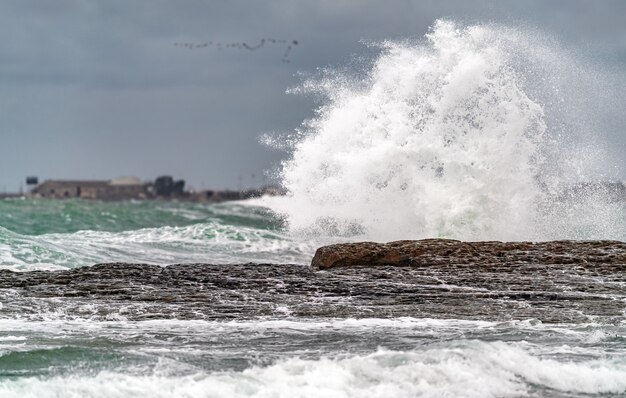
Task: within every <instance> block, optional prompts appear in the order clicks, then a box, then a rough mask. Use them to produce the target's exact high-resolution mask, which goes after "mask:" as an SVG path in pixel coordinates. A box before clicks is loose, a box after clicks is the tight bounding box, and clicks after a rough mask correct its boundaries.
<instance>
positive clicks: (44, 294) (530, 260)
mask: <svg viewBox="0 0 626 398" xmlns="http://www.w3.org/2000/svg"><path fill="white" fill-rule="evenodd" d="M312 265H313V266H311V267H309V266H305V265H296V264H291V265H289V264H223V265H214V264H179V265H169V266H166V267H161V266H156V265H147V264H120V263H117V264H98V265H94V266H92V267H81V268H76V269H70V270H63V271H32V272H13V271H8V270H0V303H1V304H2V305H1V306H0V319H2V318H4V319H15V318H26V319H33V320H39V319H48V318H49V317H61V318H63V319H66V318H67V319H75V318H89V319H102V320H109V319H119V318H120V317H122V318H124V319H128V320H148V319H170V318H176V319H216V320H231V319H245V318H249V319H253V318H258V317H274V318H283V317H296V318H306V319H309V318H319V317H324V318H326V317H328V318H337V317H341V318H363V317H366V318H372V317H373V318H391V317H402V316H410V317H422V318H429V317H430V318H446V319H449V318H454V319H473V320H476V319H482V320H502V321H505V320H511V319H538V320H541V321H542V322H555V323H561V322H589V321H592V322H608V323H616V324H621V322H623V320H624V314H625V313H626V244H625V243H623V242H610V241H589V242H572V241H558V242H543V243H529V242H518V243H501V242H469V243H468V242H459V241H453V240H440V239H439V240H433V239H431V240H422V241H399V242H391V243H387V244H379V243H371V242H365V243H350V244H340V245H332V246H326V247H322V248H320V249H319V250H318V251H317V253H316V255H315V258H314V259H313V262H312ZM320 269H321V270H320Z"/></svg>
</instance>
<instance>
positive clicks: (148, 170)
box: [0, 0, 626, 190]
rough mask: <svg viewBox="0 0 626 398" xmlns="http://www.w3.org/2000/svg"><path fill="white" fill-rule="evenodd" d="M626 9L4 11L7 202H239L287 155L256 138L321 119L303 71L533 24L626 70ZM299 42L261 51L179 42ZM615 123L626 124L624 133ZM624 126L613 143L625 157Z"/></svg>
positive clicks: (1, 96)
mask: <svg viewBox="0 0 626 398" xmlns="http://www.w3.org/2000/svg"><path fill="white" fill-rule="evenodd" d="M624 15H626V2H623V1H597V2H591V1H584V0H580V1H538V0H537V1H523V2H522V1H474V2H469V1H464V0H458V1H452V0H449V1H434V0H432V1H408V0H397V1H390V2H380V1H341V0H334V1H330V0H324V1H316V2H305V1H293V0H281V1H259V2H249V1H164V0H153V1H149V2H148V1H135V2H129V1H123V0H109V1H100V2H90V1H69V0H63V1H55V2H42V1H30V0H15V1H6V2H2V3H1V4H0V37H2V38H3V39H2V42H0V139H1V140H0V189H1V188H2V187H3V186H6V187H7V188H8V189H11V190H15V189H17V187H18V184H19V181H21V180H23V177H24V176H25V175H27V174H35V175H39V176H41V177H43V178H47V177H50V178H54V177H57V178H60V177H68V178H108V177H113V176H116V175H121V174H135V175H139V176H141V177H144V178H153V177H154V176H156V175H158V174H161V173H173V174H175V175H176V176H179V177H185V178H187V179H188V180H190V182H191V183H192V184H193V185H196V186H216V187H224V186H231V187H234V186H235V185H236V184H237V177H238V176H239V175H243V176H244V177H246V176H249V175H250V174H251V173H255V174H257V175H258V174H259V173H260V171H262V170H266V169H269V168H271V167H273V166H275V165H276V164H277V163H278V162H279V160H280V159H281V157H283V156H284V153H281V152H278V151H272V150H270V149H268V148H264V147H262V146H261V145H259V143H258V137H259V135H260V134H262V133H264V132H268V131H290V130H293V129H294V128H296V127H297V126H298V125H299V123H300V122H301V121H302V120H303V119H305V118H306V117H309V116H310V115H311V114H312V109H313V108H314V103H313V101H312V100H311V99H309V98H302V97H294V96H292V95H286V94H285V90H286V89H287V88H289V87H292V86H294V85H296V84H297V83H298V82H299V77H298V76H296V73H297V72H298V71H303V72H314V71H315V70H316V68H317V67H323V66H326V65H344V64H346V63H347V62H349V61H350V59H351V57H352V56H353V55H354V54H366V53H368V51H369V52H371V49H367V48H366V47H365V46H363V44H362V43H361V41H362V40H363V41H381V40H385V39H398V38H405V37H414V38H417V37H421V36H422V35H423V34H424V33H425V32H426V31H427V29H428V26H429V25H430V24H431V23H432V22H433V21H434V20H435V19H436V18H440V17H449V18H454V19H460V20H463V21H468V22H472V21H495V22H499V23H504V24H511V23H512V24H519V23H522V24H528V25H530V26H537V27H539V28H540V29H545V30H546V31H548V32H552V33H553V34H554V35H555V36H556V37H557V38H558V39H559V40H562V41H564V42H565V43H567V44H568V45H572V46H574V47H578V48H583V49H584V50H585V51H588V52H589V53H590V54H591V55H590V56H591V57H595V58H597V59H598V60H599V62H601V63H605V64H606V63H608V64H610V65H612V66H611V67H612V68H613V69H614V70H615V71H616V76H617V77H616V79H615V82H616V84H617V85H619V84H623V80H620V79H621V78H622V76H623V73H624V70H625V68H626V26H624V25H625V24H624V23H623V16H624ZM262 37H275V38H285V39H288V40H293V39H297V40H298V41H299V42H300V45H298V46H296V47H295V48H294V50H293V52H292V53H291V55H290V59H291V61H292V62H291V63H289V64H284V63H282V62H281V58H282V55H283V53H284V48H283V47H281V46H267V47H264V48H263V49H261V50H258V51H255V52H249V51H244V50H237V49H223V50H217V49H214V48H207V49H194V50H192V51H190V50H186V49H183V48H180V47H177V46H174V43H176V42H194V43H195V42H205V41H208V40H214V41H217V40H219V41H223V42H249V43H252V42H255V41H257V40H259V39H260V38H262ZM618 120H622V121H623V119H618ZM620 127H623V125H621V126H620V125H619V123H617V122H615V123H613V125H612V126H610V128H611V129H612V133H611V134H609V135H610V137H611V140H613V143H614V145H613V146H614V147H615V148H617V149H616V150H617V151H622V152H623V150H624V149H625V148H626V147H625V145H626V144H625V141H626V139H625V138H624V136H623V134H622V132H618V131H617V130H618V129H619V128H620Z"/></svg>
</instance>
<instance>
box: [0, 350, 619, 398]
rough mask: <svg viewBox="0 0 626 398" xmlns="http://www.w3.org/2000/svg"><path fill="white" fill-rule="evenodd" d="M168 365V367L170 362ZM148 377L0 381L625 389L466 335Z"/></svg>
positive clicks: (4, 388)
mask: <svg viewBox="0 0 626 398" xmlns="http://www.w3.org/2000/svg"><path fill="white" fill-rule="evenodd" d="M169 366H170V367H171V366H172V365H171V364H169ZM167 368H168V367H167V366H166V367H162V368H159V367H158V366H157V369H155V370H154V371H153V372H152V374H150V375H130V374H127V373H126V374H124V373H115V372H110V371H103V372H99V373H98V374H96V375H95V376H81V375H75V376H56V377H51V378H48V379H39V378H22V379H18V380H3V381H0V395H2V396H3V397H7V398H9V397H21V398H27V397H37V398H46V397H58V396H81V397H134V396H152V397H223V396H229V397H270V396H271V397H330V396H332V397H366V396H367V397H389V396H394V397H415V396H421V397H441V396H463V397H481V398H485V397H513V396H520V395H526V394H527V393H529V392H532V391H533V390H534V391H536V390H537V389H547V390H549V391H560V392H568V393H587V394H594V393H604V394H621V393H624V392H626V364H625V363H613V362H612V361H611V360H591V361H586V362H578V363H573V362H560V361H557V360H552V359H542V358H538V357H536V356H533V355H531V354H529V353H528V352H526V351H525V350H523V349H521V348H518V347H515V346H512V345H509V344H505V343H500V342H495V343H484V342H478V341H467V342H464V343H460V344H458V345H456V346H450V347H447V348H437V349H426V350H422V351H387V350H378V351H377V352H374V353H372V354H368V355H353V356H347V357H341V356H339V357H335V358H327V357H324V358H321V359H319V360H306V359H300V358H289V359H285V360H281V361H279V362H278V363H276V364H274V365H271V366H266V367H252V368H248V369H246V370H244V371H242V372H232V371H230V372H228V371H224V372H215V373H208V374H206V373H192V374H188V375H169V374H168V370H167Z"/></svg>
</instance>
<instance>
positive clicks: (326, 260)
mask: <svg viewBox="0 0 626 398" xmlns="http://www.w3.org/2000/svg"><path fill="white" fill-rule="evenodd" d="M570 263H571V264H579V265H581V266H583V267H594V266H595V265H597V264H602V265H603V266H604V267H606V266H609V267H611V268H616V269H618V270H626V243H624V242H619V241H551V242H461V241H458V240H450V239H424V240H401V241H396V242H389V243H374V242H359V243H342V244H336V245H330V246H324V247H320V248H319V249H317V252H316V253H315V256H314V257H313V260H312V262H311V266H312V267H313V268H317V269H328V268H335V267H351V266H378V265H393V266H413V267H415V266H446V265H455V266H458V265H468V266H472V267H489V266H495V265H502V264H510V265H512V266H513V265H520V264H542V265H550V264H570Z"/></svg>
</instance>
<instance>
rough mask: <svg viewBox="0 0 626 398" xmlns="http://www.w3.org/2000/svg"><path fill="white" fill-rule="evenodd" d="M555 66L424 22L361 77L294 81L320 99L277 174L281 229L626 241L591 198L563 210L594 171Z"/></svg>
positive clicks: (497, 32)
mask: <svg viewBox="0 0 626 398" xmlns="http://www.w3.org/2000/svg"><path fill="white" fill-rule="evenodd" d="M563 57H564V53H563V51H562V50H561V49H560V48H558V46H557V45H556V44H554V43H552V42H551V41H550V40H547V39H545V38H541V37H539V38H538V37H537V36H536V35H535V36H532V35H529V34H527V33H524V32H522V31H519V30H514V29H506V28H502V27H496V26H469V27H465V28H460V27H458V26H457V25H456V24H455V23H453V22H450V21H437V22H436V23H435V24H434V26H433V28H432V29H431V31H430V32H429V33H428V34H427V35H426V40H425V41H424V42H422V43H418V44H415V43H410V42H402V43H398V42H387V43H384V44H383V45H382V51H381V53H380V54H379V55H378V57H377V58H376V59H375V61H374V62H373V64H372V65H370V66H369V67H368V68H367V70H365V71H364V72H363V73H360V74H359V73H352V74H351V73H336V72H327V73H326V74H325V76H324V77H323V78H321V79H317V80H314V81H308V82H306V83H305V84H304V85H303V86H302V91H306V92H318V93H321V94H323V96H324V97H325V98H326V101H325V103H324V105H322V106H321V107H320V108H319V109H318V110H317V116H316V117H315V118H313V119H312V120H309V121H307V122H306V123H305V124H304V125H303V129H302V132H301V133H302V135H301V138H300V139H299V140H297V142H296V143H295V145H294V147H293V156H292V157H291V159H290V160H288V161H286V162H284V163H283V165H282V166H283V167H282V171H281V179H282V181H283V184H284V186H285V188H286V189H287V190H288V192H289V196H288V198H287V200H285V201H282V202H278V203H275V204H274V206H273V207H274V209H275V210H276V211H278V212H279V213H282V214H284V215H285V216H286V219H287V221H288V225H289V227H290V228H291V229H292V231H299V232H303V231H304V232H308V233H312V234H330V235H343V236H346V235H348V236H350V235H351V236H354V235H358V236H361V237H363V236H364V237H367V238H369V239H374V240H392V239H407V238H425V237H452V238H458V239H466V240H471V239H474V240H484V239H498V240H526V239H533V240H542V239H554V238H591V237H594V238H596V237H601V238H620V237H623V236H625V235H624V231H623V230H620V227H619V225H621V224H623V223H622V222H621V221H620V220H623V204H621V203H617V204H616V203H608V201H607V200H604V199H605V197H606V195H604V193H603V192H600V191H602V189H590V190H588V192H587V193H586V194H585V195H584V197H583V195H582V194H580V195H579V194H578V193H577V194H576V195H575V196H576V200H575V201H574V202H575V203H576V204H577V205H578V208H575V207H572V206H570V205H565V204H564V202H563V200H564V199H563V196H564V192H565V190H566V189H567V187H571V186H576V184H579V183H582V182H586V181H589V179H591V178H598V173H596V174H594V170H596V171H597V170H602V166H599V167H597V163H598V159H602V155H601V152H602V151H601V148H600V147H599V146H598V145H596V144H594V143H593V140H592V139H591V137H592V135H591V134H587V135H585V134H582V133H580V132H583V131H584V132H589V129H588V127H589V126H588V125H587V124H585V123H584V122H583V121H582V118H581V117H580V115H579V113H578V112H577V114H578V115H579V116H578V117H577V118H576V120H573V119H572V118H571V114H572V113H573V112H576V109H575V108H576V107H575V106H573V105H571V101H570V103H568V102H567V100H566V98H571V96H568V93H567V92H566V89H567V86H568V84H569V83H571V82H568V80H567V79H565V78H564V76H569V77H575V75H576V73H578V74H580V73H582V72H581V71H576V73H573V69H572V68H570V69H569V70H565V69H564V68H563V67H562V66H560V65H563V62H564V61H563ZM565 63H566V64H567V62H565ZM570 64H571V63H570ZM559 89H563V91H559ZM579 105H580V104H579ZM573 122H576V123H577V124H576V125H575V126H573ZM600 163H601V162H600ZM594 167H595V169H594Z"/></svg>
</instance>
